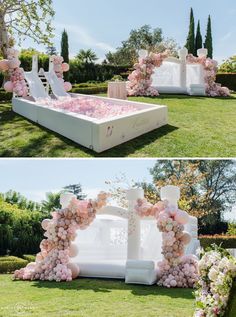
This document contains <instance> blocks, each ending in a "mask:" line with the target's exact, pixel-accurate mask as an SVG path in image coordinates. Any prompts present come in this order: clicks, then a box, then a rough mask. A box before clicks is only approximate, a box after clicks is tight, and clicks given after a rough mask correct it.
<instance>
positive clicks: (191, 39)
mask: <svg viewBox="0 0 236 317" xmlns="http://www.w3.org/2000/svg"><path fill="white" fill-rule="evenodd" d="M185 47H186V48H187V49H188V52H189V54H193V55H194V54H195V21H194V14H193V8H191V10H190V24H189V32H188V37H187V42H186V45H185Z"/></svg>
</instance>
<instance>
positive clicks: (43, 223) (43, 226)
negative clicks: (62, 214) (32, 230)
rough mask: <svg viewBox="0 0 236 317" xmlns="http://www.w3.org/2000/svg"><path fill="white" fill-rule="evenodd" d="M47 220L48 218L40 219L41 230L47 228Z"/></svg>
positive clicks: (48, 220)
mask: <svg viewBox="0 0 236 317" xmlns="http://www.w3.org/2000/svg"><path fill="white" fill-rule="evenodd" d="M49 222H50V219H44V220H43V221H42V224H41V226H42V228H43V230H47V227H48V224H49Z"/></svg>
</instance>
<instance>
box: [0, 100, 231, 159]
mask: <svg viewBox="0 0 236 317" xmlns="http://www.w3.org/2000/svg"><path fill="white" fill-rule="evenodd" d="M130 100H135V101H139V102H146V103H151V104H163V105H167V106H168V111H169V124H168V125H167V126H165V127H162V128H160V129H157V130H155V131H153V132H150V133H148V134H146V135H143V136H141V137H138V138H136V139H134V140H131V141H129V142H127V143H125V144H122V145H120V146H117V147H115V148H113V149H110V150H108V151H106V152H103V153H101V154H96V153H95V152H93V151H90V150H88V149H86V148H84V147H82V146H79V145H77V144H75V143H74V142H72V141H70V140H68V139H66V138H64V137H62V136H60V135H58V134H56V133H53V132H51V131H49V130H47V129H45V128H43V127H40V126H38V125H37V124H35V123H32V122H30V121H28V120H26V119H24V118H23V117H21V116H19V115H17V114H14V113H13V112H12V110H11V104H9V103H0V156H1V157H160V158H163V157H235V156H236V124H235V122H236V95H233V96H232V97H231V98H205V97H190V96H181V95H174V96H173V95H162V96H160V97H157V98H144V97H143V98H141V97H138V98H130Z"/></svg>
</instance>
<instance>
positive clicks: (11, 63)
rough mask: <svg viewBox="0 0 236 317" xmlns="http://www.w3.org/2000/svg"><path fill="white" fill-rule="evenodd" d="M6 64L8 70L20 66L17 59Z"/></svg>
mask: <svg viewBox="0 0 236 317" xmlns="http://www.w3.org/2000/svg"><path fill="white" fill-rule="evenodd" d="M8 63H9V68H12V69H14V68H17V67H19V66H20V61H19V59H17V58H13V59H12V60H10V61H9V62H8Z"/></svg>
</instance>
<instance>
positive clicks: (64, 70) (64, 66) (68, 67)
mask: <svg viewBox="0 0 236 317" xmlns="http://www.w3.org/2000/svg"><path fill="white" fill-rule="evenodd" d="M61 67H62V70H63V72H64V73H65V72H68V71H69V69H70V65H69V64H68V63H63V64H62V65H61Z"/></svg>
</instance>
